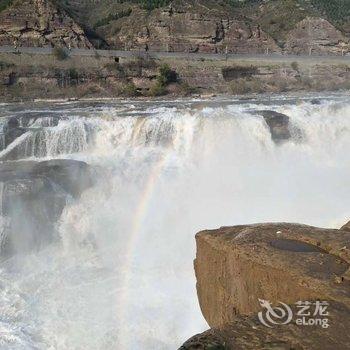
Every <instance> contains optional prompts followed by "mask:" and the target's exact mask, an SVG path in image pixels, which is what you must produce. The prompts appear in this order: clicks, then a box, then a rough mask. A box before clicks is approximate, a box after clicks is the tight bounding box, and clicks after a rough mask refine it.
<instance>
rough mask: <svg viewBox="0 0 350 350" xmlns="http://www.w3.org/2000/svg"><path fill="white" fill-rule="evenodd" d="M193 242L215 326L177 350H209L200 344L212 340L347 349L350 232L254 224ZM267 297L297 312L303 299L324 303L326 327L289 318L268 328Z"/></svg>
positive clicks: (202, 295) (235, 345)
mask: <svg viewBox="0 0 350 350" xmlns="http://www.w3.org/2000/svg"><path fill="white" fill-rule="evenodd" d="M196 241H197V256H196V260H195V271H196V277H197V292H198V298H199V302H200V306H201V310H202V313H203V315H204V317H205V318H206V320H207V322H208V324H209V325H210V326H211V327H212V328H213V329H212V330H211V331H210V332H207V333H205V334H202V335H200V336H196V337H194V338H193V339H191V340H190V341H189V342H187V343H186V344H185V345H184V347H183V348H182V349H207V348H208V349H209V348H210V347H207V345H205V344H210V343H213V344H214V343H215V342H216V343H219V344H221V345H222V346H224V345H225V349H265V348H268V349H270V348H271V349H272V348H274V347H271V346H272V345H273V344H275V345H276V344H277V345H278V344H280V347H279V348H281V349H292V348H293V349H315V350H316V349H325V350H328V349H335V348H337V349H338V348H339V349H348V348H350V335H349V334H348V332H346V329H347V328H348V327H349V326H350V268H349V267H350V247H349V242H350V233H349V232H348V231H345V230H329V229H320V228H315V227H311V226H306V225H297V224H285V223H281V224H258V225H247V226H236V227H231V228H221V229H219V230H213V231H204V232H200V233H199V234H197V236H196ZM265 301H268V302H269V303H271V305H276V306H277V305H278V304H279V303H280V302H283V303H285V304H286V305H289V306H290V308H291V309H292V310H293V311H294V315H296V312H297V310H296V309H297V305H298V302H300V301H307V302H310V303H312V305H313V304H314V303H316V301H326V302H327V303H328V304H329V309H328V311H329V315H328V316H329V322H330V323H329V327H325V328H322V327H317V326H313V327H312V326H301V325H298V324H297V323H296V322H295V320H294V319H293V320H290V322H287V324H284V325H282V324H279V325H277V324H276V325H275V324H273V325H272V327H271V328H269V327H265V326H264V325H263V324H262V323H261V322H259V320H258V317H257V316H258V313H259V312H261V311H262V310H263V307H266V302H265ZM196 344H197V345H196ZM269 344H270V345H269ZM271 344H272V345H271ZM277 345H276V346H277ZM196 346H197V347H196ZM268 346H270V347H268ZM218 349H219V348H218Z"/></svg>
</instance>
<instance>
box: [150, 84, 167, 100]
mask: <svg viewBox="0 0 350 350" xmlns="http://www.w3.org/2000/svg"><path fill="white" fill-rule="evenodd" d="M165 94H166V88H165V86H164V85H163V84H161V83H160V82H159V81H158V80H157V82H156V83H155V84H154V85H153V86H152V87H151V88H150V90H149V95H150V96H152V97H157V96H163V95H165Z"/></svg>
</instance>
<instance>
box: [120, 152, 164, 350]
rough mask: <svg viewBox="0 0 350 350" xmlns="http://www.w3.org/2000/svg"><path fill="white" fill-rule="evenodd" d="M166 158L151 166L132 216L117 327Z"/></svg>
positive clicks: (123, 319) (123, 344) (123, 317)
mask: <svg viewBox="0 0 350 350" xmlns="http://www.w3.org/2000/svg"><path fill="white" fill-rule="evenodd" d="M166 149H167V147H166ZM168 158H169V154H168V153H166V154H162V155H161V157H160V159H159V160H158V161H157V162H156V163H155V165H154V166H153V168H152V170H151V171H150V173H149V175H148V178H147V181H146V184H145V186H144V189H143V191H142V192H141V195H140V200H139V203H138V206H137V208H136V211H135V216H134V220H133V224H132V228H131V231H130V234H129V237H128V238H129V240H128V243H127V247H126V255H125V260H124V266H123V270H124V273H123V277H122V280H121V295H120V297H119V299H118V302H117V312H118V321H119V325H121V324H125V322H126V312H127V306H128V303H129V294H128V290H129V287H130V282H131V276H132V266H133V262H134V258H135V253H136V252H135V247H136V243H137V240H138V237H139V234H140V232H141V227H142V225H143V223H144V221H145V219H146V217H147V214H148V212H149V205H150V203H151V202H152V196H153V194H154V192H155V188H156V185H157V182H158V180H159V179H160V178H161V174H162V172H163V169H164V167H165V164H166V163H167V160H168ZM124 336H126V334H125V335H124V334H123V332H121V334H120V339H118V344H119V346H121V348H124V347H126V346H127V344H126V342H125V338H124Z"/></svg>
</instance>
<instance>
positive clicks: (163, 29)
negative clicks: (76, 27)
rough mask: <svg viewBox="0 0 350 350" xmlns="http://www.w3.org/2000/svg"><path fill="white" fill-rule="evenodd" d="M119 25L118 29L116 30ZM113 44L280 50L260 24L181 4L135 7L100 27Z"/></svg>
mask: <svg viewBox="0 0 350 350" xmlns="http://www.w3.org/2000/svg"><path fill="white" fill-rule="evenodd" d="M116 28H118V31H116ZM97 33H98V34H99V35H100V36H101V37H103V38H104V39H105V40H106V42H107V43H108V44H109V45H110V46H111V47H117V48H122V49H124V48H125V47H127V48H128V49H136V48H141V49H144V48H145V47H146V46H147V48H148V49H149V50H151V51H177V52H179V51H180V52H181V51H182V52H211V53H215V52H221V53H224V52H226V50H227V52H234V53H264V52H266V51H267V50H269V52H280V51H281V49H280V48H279V47H278V46H277V45H276V43H275V41H274V40H273V39H272V38H271V37H269V35H268V34H266V33H265V32H264V31H263V30H262V29H261V28H260V27H259V26H258V25H256V24H253V23H248V22H247V21H244V19H243V18H237V17H234V16H233V15H232V14H230V13H227V12H223V11H222V10H221V11H220V10H209V9H208V8H205V7H203V6H199V5H189V4H187V3H185V2H184V3H180V4H176V5H171V6H170V7H167V8H163V9H157V10H154V11H153V12H152V13H151V14H147V12H146V11H144V10H141V9H137V8H135V9H133V11H132V13H131V15H130V16H128V17H124V18H121V19H118V20H116V21H114V22H113V23H111V24H110V25H107V26H104V27H101V28H98V30H97Z"/></svg>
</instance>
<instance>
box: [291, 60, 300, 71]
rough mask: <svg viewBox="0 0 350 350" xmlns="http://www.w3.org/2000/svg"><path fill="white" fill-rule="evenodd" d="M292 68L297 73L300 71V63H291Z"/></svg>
mask: <svg viewBox="0 0 350 350" xmlns="http://www.w3.org/2000/svg"><path fill="white" fill-rule="evenodd" d="M291 67H292V68H293V69H294V70H295V71H297V72H298V71H299V64H298V62H292V63H291Z"/></svg>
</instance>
